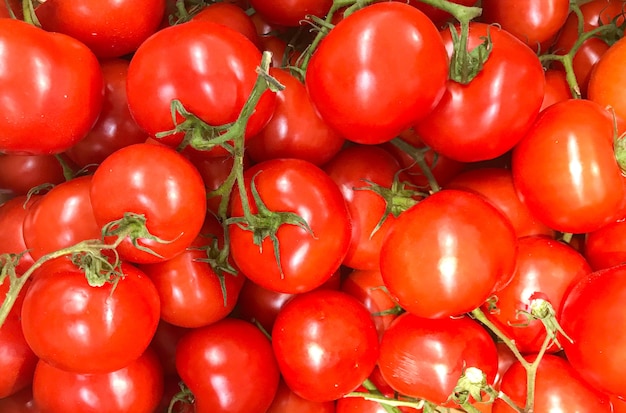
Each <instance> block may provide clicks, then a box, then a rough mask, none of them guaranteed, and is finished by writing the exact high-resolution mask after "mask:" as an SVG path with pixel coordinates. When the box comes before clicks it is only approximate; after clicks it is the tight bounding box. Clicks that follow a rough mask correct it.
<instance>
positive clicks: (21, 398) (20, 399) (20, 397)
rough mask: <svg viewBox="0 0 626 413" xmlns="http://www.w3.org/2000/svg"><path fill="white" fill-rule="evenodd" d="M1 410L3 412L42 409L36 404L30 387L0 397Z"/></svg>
mask: <svg viewBox="0 0 626 413" xmlns="http://www.w3.org/2000/svg"><path fill="white" fill-rule="evenodd" d="M0 411H1V412H3V413H40V412H41V410H40V409H39V408H38V407H37V406H36V405H35V401H34V400H33V391H32V389H31V388H30V387H26V388H25V389H23V390H20V391H19V392H17V393H15V394H13V395H11V396H9V397H5V398H2V399H0Z"/></svg>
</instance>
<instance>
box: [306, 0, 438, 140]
mask: <svg viewBox="0 0 626 413" xmlns="http://www.w3.org/2000/svg"><path fill="white" fill-rule="evenodd" d="M347 45H349V46H347ZM381 56H385V58H384V59H382V58H381ZM447 73H448V58H447V56H446V51H445V48H444V46H443V43H442V40H441V37H440V35H439V33H438V32H437V29H436V27H435V26H434V25H433V23H432V22H431V21H430V20H429V19H428V18H427V17H426V16H425V15H424V13H422V12H420V11H419V10H417V9H416V8H414V7H411V6H409V5H408V4H403V3H397V2H384V3H377V4H373V5H371V6H367V7H365V8H363V9H361V10H358V11H356V12H354V13H353V14H351V15H350V16H348V17H347V18H345V19H343V20H342V21H341V22H339V23H338V24H337V25H336V26H335V27H334V28H333V29H332V30H331V31H330V33H329V34H328V35H327V36H326V37H325V38H324V39H323V40H322V42H321V43H320V45H319V47H318V48H317V50H315V51H314V53H313V56H312V58H311V60H310V62H309V65H308V67H307V71H306V79H305V84H306V87H307V90H308V92H309V95H310V96H311V100H312V101H313V104H314V105H315V107H316V108H317V110H318V111H319V113H320V115H321V116H322V119H324V120H325V121H326V122H327V123H328V124H329V125H330V126H331V127H332V128H334V129H335V130H337V131H338V132H339V133H340V134H341V135H342V136H343V137H345V138H346V139H348V140H351V141H354V142H358V143H368V144H376V143H382V142H386V141H389V140H390V139H392V138H394V137H395V136H396V135H398V134H399V133H400V132H402V131H403V130H405V129H406V128H408V127H409V126H411V125H412V124H414V123H416V122H417V121H418V120H420V119H422V118H424V117H425V116H426V115H428V114H429V113H430V112H431V111H432V110H433V108H434V107H435V105H436V104H437V103H438V102H439V99H440V98H441V96H442V94H443V92H444V90H445V82H446V78H447Z"/></svg>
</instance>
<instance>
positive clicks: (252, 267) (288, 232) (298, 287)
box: [229, 159, 351, 294]
mask: <svg viewBox="0 0 626 413" xmlns="http://www.w3.org/2000/svg"><path fill="white" fill-rule="evenodd" d="M253 176H255V178H254V182H255V185H256V189H257V190H258V192H259V195H260V198H261V200H262V201H263V202H264V204H265V206H266V207H267V208H268V209H269V210H270V211H281V212H293V213H295V214H297V215H299V216H301V217H303V219H304V220H305V221H306V222H307V224H308V225H309V228H310V229H311V231H312V232H313V235H311V234H310V233H309V232H308V231H306V230H305V229H302V228H300V227H297V226H295V225H289V224H286V225H281V226H280V227H279V229H278V231H277V232H276V236H277V238H278V240H279V248H280V265H281V268H282V271H283V274H284V277H283V276H281V273H280V271H279V268H278V263H277V262H276V257H275V255H274V249H273V244H272V241H271V239H270V238H269V237H267V238H265V240H263V242H262V245H261V248H262V250H261V249H260V248H259V246H258V245H255V244H254V242H253V237H252V232H251V231H246V230H243V229H241V228H239V227H238V226H237V225H230V226H229V232H230V247H231V254H232V257H233V260H234V261H235V264H236V265H237V267H238V268H239V269H240V270H241V272H242V273H243V274H245V275H246V277H248V278H249V279H251V280H252V281H254V282H255V283H257V284H259V285H260V286H262V287H265V288H267V289H270V290H274V291H278V292H283V293H291V294H294V293H302V292H305V291H311V290H313V289H314V288H316V287H319V286H320V285H322V284H323V283H324V282H326V281H327V280H328V279H329V278H330V277H331V276H332V275H333V273H334V272H335V271H337V269H339V266H340V265H341V263H342V262H343V260H344V258H345V256H346V253H347V252H348V247H349V243H350V233H351V229H350V225H351V224H350V217H349V212H348V207H347V206H346V203H345V201H344V199H343V196H342V195H341V191H340V190H339V188H338V187H337V185H336V184H335V183H334V182H333V181H332V180H331V179H330V177H329V176H328V175H326V174H325V173H324V171H322V170H321V169H320V168H318V167H317V166H315V165H313V164H312V163H310V162H307V161H303V160H300V159H274V160H270V161H266V162H262V163H259V164H256V165H255V166H253V167H252V168H250V169H248V170H247V171H246V172H245V174H244V178H245V186H246V191H247V193H248V199H249V201H250V210H251V212H252V213H256V212H257V208H256V205H255V204H254V202H253V198H252V196H251V195H250V182H251V178H252V177H253ZM230 208H231V210H230V212H231V213H230V216H231V217H241V216H243V211H242V206H241V198H240V196H239V192H238V191H233V194H232V197H231V203H230Z"/></svg>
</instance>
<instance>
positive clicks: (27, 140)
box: [0, 19, 103, 155]
mask: <svg viewBox="0 0 626 413" xmlns="http://www.w3.org/2000/svg"><path fill="white" fill-rule="evenodd" d="M0 49H1V50H2V51H3V52H2V54H1V55H0V68H1V69H0V89H2V91H3V92H2V96H3V97H2V103H1V104H0V111H1V112H2V113H3V117H2V121H1V122H0V130H2V134H1V135H0V152H4V153H26V154H33V155H43V154H55V153H60V152H63V151H64V150H66V149H68V148H69V147H71V146H72V145H73V144H75V143H76V142H78V141H79V140H81V139H82V138H84V137H85V135H86V134H87V132H89V129H91V127H92V126H93V124H94V123H95V121H96V119H97V118H98V115H99V113H100V109H101V107H102V99H103V80H102V72H101V71H100V65H99V64H98V59H96V57H95V56H94V55H93V53H92V52H91V51H90V50H89V49H88V48H87V47H86V46H85V45H83V44H82V43H80V42H79V41H78V40H75V39H73V38H71V37H69V36H66V35H64V34H60V33H48V32H46V31H44V30H42V29H40V28H37V27H35V26H33V25H30V24H28V23H25V22H23V21H19V20H13V19H0ZM34 79H35V81H33V80H34Z"/></svg>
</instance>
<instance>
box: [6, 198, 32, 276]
mask: <svg viewBox="0 0 626 413" xmlns="http://www.w3.org/2000/svg"><path fill="white" fill-rule="evenodd" d="M40 197H41V195H33V196H32V197H31V198H30V200H29V199H28V197H27V196H26V195H22V196H18V197H15V198H12V199H9V200H8V201H6V202H4V203H3V204H1V205H0V228H2V231H3V236H2V237H0V254H19V253H24V254H23V255H22V257H21V258H20V260H19V262H18V265H17V267H16V268H15V270H16V272H17V274H23V273H24V271H26V270H28V268H30V266H31V265H33V263H34V262H35V260H34V259H33V257H32V256H31V255H30V253H29V252H28V251H26V249H27V248H26V242H25V241H24V219H25V218H26V215H27V213H28V208H29V207H30V206H31V205H32V204H33V203H35V202H36V201H37V200H38V199H39V198H40Z"/></svg>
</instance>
